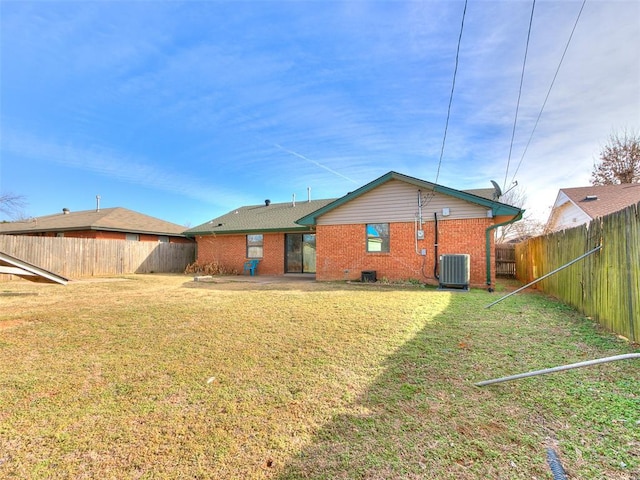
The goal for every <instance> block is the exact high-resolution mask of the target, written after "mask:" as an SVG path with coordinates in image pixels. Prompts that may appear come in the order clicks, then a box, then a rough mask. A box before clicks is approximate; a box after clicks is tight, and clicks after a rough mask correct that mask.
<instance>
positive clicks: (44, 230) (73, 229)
mask: <svg viewBox="0 0 640 480" xmlns="http://www.w3.org/2000/svg"><path fill="white" fill-rule="evenodd" d="M83 230H93V231H99V232H118V233H137V234H143V235H162V236H166V237H182V238H186V235H185V234H184V233H159V232H149V231H145V230H123V229H121V228H108V227H94V226H87V227H71V228H39V229H37V230H11V231H6V232H0V235H19V234H28V233H47V232H56V233H58V232H60V233H64V232H81V231H83Z"/></svg>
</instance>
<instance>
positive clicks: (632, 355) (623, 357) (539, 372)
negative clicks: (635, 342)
mask: <svg viewBox="0 0 640 480" xmlns="http://www.w3.org/2000/svg"><path fill="white" fill-rule="evenodd" d="M629 358H640V353H625V354H624V355H615V356H613V357H605V358H598V359H596V360H587V361H586V362H578V363H570V364H568V365H562V366H560V367H553V368H545V369H543V370H535V371H533V372H526V373H519V374H517V375H511V376H509V377H501V378H494V379H493V380H485V381H483V382H478V383H475V384H474V385H475V386H476V387H485V386H487V385H493V384H494V383H502V382H510V381H511V380H519V379H521V378H526V377H534V376H536V375H546V374H547V373H554V372H562V371H564V370H571V369H573V368H580V367H588V366H590V365H598V364H600V363H607V362H615V361H616V360H627V359H629Z"/></svg>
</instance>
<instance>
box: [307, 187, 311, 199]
mask: <svg viewBox="0 0 640 480" xmlns="http://www.w3.org/2000/svg"><path fill="white" fill-rule="evenodd" d="M307 202H308V203H311V187H307Z"/></svg>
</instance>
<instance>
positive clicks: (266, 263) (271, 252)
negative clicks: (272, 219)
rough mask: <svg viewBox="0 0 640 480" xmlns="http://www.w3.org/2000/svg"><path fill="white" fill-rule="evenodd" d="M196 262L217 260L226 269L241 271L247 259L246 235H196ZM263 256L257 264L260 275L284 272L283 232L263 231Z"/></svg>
mask: <svg viewBox="0 0 640 480" xmlns="http://www.w3.org/2000/svg"><path fill="white" fill-rule="evenodd" d="M196 239H197V242H198V263H201V264H207V263H212V262H217V263H218V264H219V265H220V266H222V267H223V268H224V269H225V270H227V271H233V270H235V271H237V272H238V273H242V268H243V265H244V262H245V261H246V259H247V237H246V235H205V236H198V237H197V238H196ZM262 245H263V257H262V258H261V259H260V264H259V265H258V274H260V275H283V274H284V234H283V233H265V234H264V236H263V244H262Z"/></svg>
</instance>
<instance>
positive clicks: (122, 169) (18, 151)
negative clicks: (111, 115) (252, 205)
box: [2, 128, 246, 206]
mask: <svg viewBox="0 0 640 480" xmlns="http://www.w3.org/2000/svg"><path fill="white" fill-rule="evenodd" d="M2 130H3V138H2V155H3V156H6V155H12V156H15V157H17V158H23V159H31V160H39V161H42V162H47V163H52V164H57V165H62V166H65V167H70V168H74V169H78V170H85V171H89V172H93V173H97V174H99V175H103V176H105V177H109V178H112V179H114V180H117V181H121V182H127V183H130V184H134V185H139V186H143V187H146V188H152V189H157V190H161V191H166V192H171V193H175V194H180V195H184V196H187V197H190V198H193V199H195V200H200V201H204V202H207V203H209V204H212V205H224V206H229V205H238V204H241V203H242V201H243V200H246V198H245V197H242V196H241V195H239V194H238V193H237V192H234V191H230V190H227V189H225V188H222V187H219V186H215V185H203V184H202V182H200V181H199V180H197V179H195V178H191V177H189V176H187V175H184V174H182V173H179V171H176V170H175V169H173V170H171V171H169V170H165V169H162V168H158V167H156V166H153V165H151V164H150V163H149V161H148V160H145V159H140V158H135V157H133V156H132V155H128V154H122V153H119V152H116V151H113V150H111V149H108V148H105V147H98V146H76V145H73V144H71V143H61V142H54V141H46V140H43V139H42V138H39V137H37V136H34V135H31V134H25V133H22V132H16V131H11V130H10V129H6V128H3V129H2Z"/></svg>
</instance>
